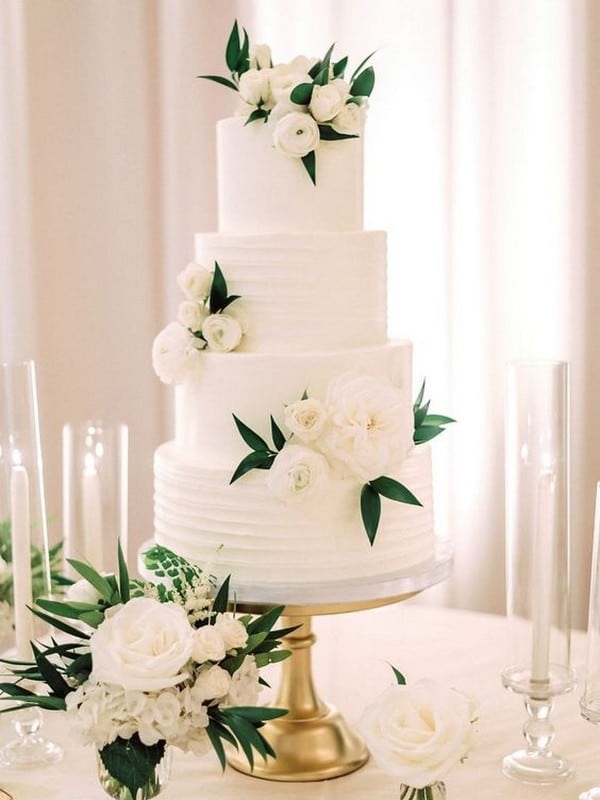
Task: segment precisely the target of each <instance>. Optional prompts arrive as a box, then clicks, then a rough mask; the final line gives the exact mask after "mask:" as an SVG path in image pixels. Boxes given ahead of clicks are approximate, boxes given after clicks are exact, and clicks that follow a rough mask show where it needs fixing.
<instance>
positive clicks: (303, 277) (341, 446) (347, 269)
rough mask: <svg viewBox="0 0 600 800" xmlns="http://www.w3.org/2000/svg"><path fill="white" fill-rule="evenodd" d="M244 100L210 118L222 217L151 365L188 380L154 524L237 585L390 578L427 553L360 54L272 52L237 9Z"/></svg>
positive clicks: (428, 427) (414, 426)
mask: <svg viewBox="0 0 600 800" xmlns="http://www.w3.org/2000/svg"><path fill="white" fill-rule="evenodd" d="M226 61H227V66H228V69H229V73H230V75H229V77H220V76H203V77H207V78H209V79H211V80H214V81H217V82H218V83H221V84H223V85H226V86H228V87H229V88H232V89H234V90H235V91H237V92H238V93H239V96H240V100H241V105H240V108H239V109H238V111H239V113H238V114H237V115H236V116H234V117H232V118H228V119H224V120H221V121H220V122H219V123H218V124H217V178H218V211H219V228H218V231H217V232H216V233H199V234H197V236H196V240H195V256H194V261H193V262H192V263H190V264H189V265H188V266H187V267H186V268H185V269H184V270H183V272H182V273H181V274H180V275H179V278H178V283H179V286H180V288H181V289H182V292H183V295H184V299H183V300H182V303H181V305H180V307H179V312H178V319H177V321H176V322H172V323H171V324H170V325H168V326H167V328H165V329H164V330H163V331H162V332H161V333H160V334H159V335H158V337H157V338H156V340H155V343H154V348H153V362H154V367H155V369H156V371H157V373H158V375H159V377H160V378H161V380H163V381H164V382H167V383H175V384H176V388H175V438H174V440H173V441H169V442H167V443H165V444H163V445H161V446H160V447H159V448H158V450H157V451H156V455H155V540H156V541H157V542H158V543H159V544H162V545H164V546H166V547H169V548H170V549H172V550H174V551H175V552H177V553H179V554H181V555H183V556H185V557H186V558H189V559H191V560H194V561H198V562H202V563H206V564H210V566H211V569H212V570H213V571H214V572H215V573H216V574H218V575H220V576H221V575H225V574H229V573H231V574H232V576H233V578H234V580H235V582H237V583H238V584H239V585H242V586H243V585H246V586H248V585H260V586H265V585H269V584H278V585H289V586H291V587H294V586H296V587H300V586H303V587H306V586H310V585H311V584H312V585H314V584H318V583H329V584H334V583H335V582H342V581H343V582H347V581H348V580H358V579H379V578H385V576H388V575H393V574H396V573H401V572H402V571H410V570H412V569H414V568H415V567H416V566H417V565H419V564H422V563H423V562H426V561H427V560H429V559H431V558H432V555H433V553H434V532H433V507H432V476H431V453H430V445H429V444H428V441H429V440H430V439H432V438H434V436H435V435H437V434H438V433H440V432H441V431H442V430H443V427H444V425H445V424H447V423H448V422H450V421H451V420H450V419H449V418H448V417H442V416H440V415H436V416H433V415H430V414H429V413H428V404H426V403H424V402H423V393H422V391H421V393H420V396H419V397H418V398H417V402H416V403H415V404H414V405H413V403H412V401H411V391H412V382H413V376H412V372H411V353H412V350H411V343H410V342H409V341H405V340H401V341H390V340H388V338H387V332H386V234H385V233H384V232H382V231H365V230H363V214H362V207H363V143H364V135H363V134H364V118H365V114H366V109H367V100H368V97H369V95H370V94H371V90H372V88H373V84H374V72H373V68H372V67H369V66H366V63H367V62H366V61H365V62H363V63H362V64H361V65H360V67H359V68H358V69H357V70H355V72H354V74H353V76H352V77H351V78H350V79H345V78H344V74H345V72H346V67H347V58H343V59H340V60H338V61H333V59H332V49H330V50H329V51H328V53H327V54H326V55H325V56H324V57H323V58H322V59H308V58H304V57H297V58H295V59H294V60H293V61H291V62H288V63H285V64H279V65H277V66H273V64H272V59H271V53H270V50H269V48H268V47H267V46H265V45H262V46H258V47H256V48H254V50H253V51H251V50H250V47H249V43H248V37H247V34H245V32H244V35H243V36H242V35H241V34H240V32H239V30H238V28H237V24H236V25H234V29H233V31H232V33H231V36H230V38H229V42H228V44H227V51H226Z"/></svg>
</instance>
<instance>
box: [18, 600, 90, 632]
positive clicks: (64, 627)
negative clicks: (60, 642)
mask: <svg viewBox="0 0 600 800" xmlns="http://www.w3.org/2000/svg"><path fill="white" fill-rule="evenodd" d="M39 602H40V601H39V600H37V603H38V604H39ZM31 611H32V612H33V613H34V614H35V616H36V617H39V618H40V619H41V620H43V621H44V622H47V623H48V624H49V625H52V626H53V627H54V628H57V629H58V630H59V631H62V632H63V633H66V634H67V635H68V636H77V637H78V638H80V639H89V638H90V637H89V635H88V634H87V633H83V631H80V630H77V628H74V627H73V626H72V625H68V624H67V623H66V622H63V621H62V620H61V619H57V618H56V617H51V616H50V615H49V614H44V613H42V612H41V611H39V610H38V609H37V608H32V609H31Z"/></svg>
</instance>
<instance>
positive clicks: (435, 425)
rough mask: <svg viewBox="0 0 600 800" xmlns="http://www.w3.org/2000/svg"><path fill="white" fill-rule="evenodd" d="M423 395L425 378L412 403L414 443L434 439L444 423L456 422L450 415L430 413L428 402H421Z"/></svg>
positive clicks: (443, 426) (444, 425)
mask: <svg viewBox="0 0 600 800" xmlns="http://www.w3.org/2000/svg"><path fill="white" fill-rule="evenodd" d="M424 395H425V380H423V383H422V384H421V388H420V390H419V394H418V395H417V399H416V400H415V402H414V405H413V414H414V418H415V432H414V434H413V442H414V443H415V444H423V443H424V442H429V441H431V439H435V437H436V436H439V435H440V433H443V432H444V431H445V430H446V425H450V423H452V422H456V420H455V419H452V417H446V416H444V415H443V414H430V413H429V403H430V402H431V401H430V400H428V401H427V402H426V403H423V397H424Z"/></svg>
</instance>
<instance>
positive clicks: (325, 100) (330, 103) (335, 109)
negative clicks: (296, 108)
mask: <svg viewBox="0 0 600 800" xmlns="http://www.w3.org/2000/svg"><path fill="white" fill-rule="evenodd" d="M342 83H344V81H342ZM346 96H347V94H342V93H341V91H340V88H339V87H338V86H336V85H335V83H327V84H325V86H318V85H315V86H314V87H313V91H312V97H311V98H310V103H309V106H308V110H309V111H310V113H311V114H312V115H313V117H314V118H315V119H316V120H317V122H329V121H330V120H332V119H333V118H334V117H335V116H336V115H337V114H339V113H340V111H341V110H342V108H343V107H344V103H345V101H346Z"/></svg>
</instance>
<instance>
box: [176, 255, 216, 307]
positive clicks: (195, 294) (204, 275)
mask: <svg viewBox="0 0 600 800" xmlns="http://www.w3.org/2000/svg"><path fill="white" fill-rule="evenodd" d="M212 281H213V274H212V272H209V271H208V270H207V269H206V267H203V266H201V265H200V264H196V263H195V262H193V261H192V262H191V263H190V264H188V265H187V267H186V268H185V269H184V270H182V271H181V272H180V273H179V275H178V276H177V284H178V286H179V288H180V289H181V291H182V292H183V293H184V295H185V296H186V297H187V298H188V300H195V301H196V302H197V303H203V302H204V301H205V300H206V298H207V297H208V295H209V294H210V287H211V286H212Z"/></svg>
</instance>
